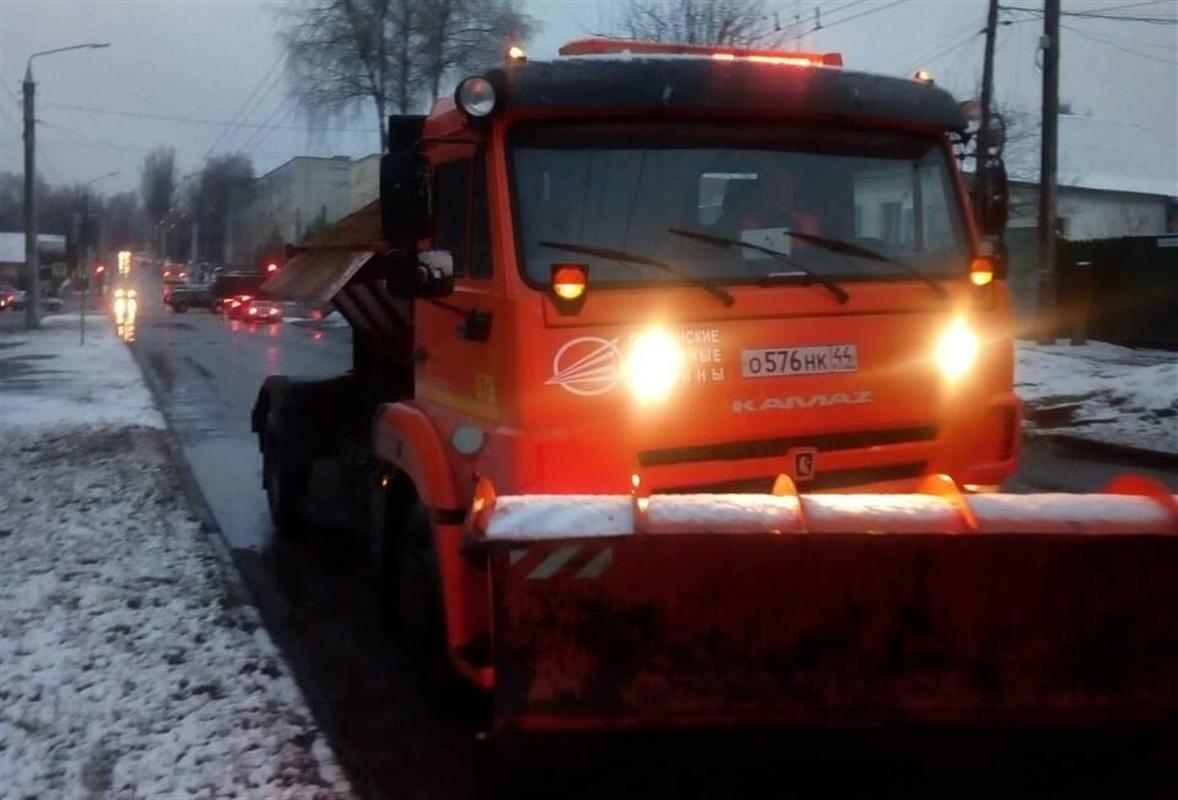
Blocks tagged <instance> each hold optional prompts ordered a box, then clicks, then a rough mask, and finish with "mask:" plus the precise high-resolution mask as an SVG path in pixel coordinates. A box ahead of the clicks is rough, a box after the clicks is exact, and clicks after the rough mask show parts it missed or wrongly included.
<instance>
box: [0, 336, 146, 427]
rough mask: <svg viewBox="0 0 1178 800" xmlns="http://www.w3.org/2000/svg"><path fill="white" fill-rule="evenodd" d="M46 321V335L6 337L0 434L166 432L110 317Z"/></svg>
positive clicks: (1, 342)
mask: <svg viewBox="0 0 1178 800" xmlns="http://www.w3.org/2000/svg"><path fill="white" fill-rule="evenodd" d="M78 325H79V318H78V315H77V314H60V315H55V316H52V317H46V318H45V319H44V321H43V322H42V327H41V329H40V330H36V331H21V332H19V333H9V334H5V335H3V336H0V379H2V380H3V383H2V384H0V430H4V431H10V430H11V429H13V428H18V427H19V428H23V427H28V426H44V425H59V424H62V423H65V422H72V423H124V424H134V425H145V426H148V427H152V428H162V427H164V420H163V417H162V416H161V415H160V413H159V411H158V410H157V409H156V407H155V404H154V403H153V402H152V399H151V394H150V393H149V392H148V390H147V387H145V386H144V385H143V379H142V377H141V375H140V374H139V368H138V367H137V366H136V365H135V362H134V360H133V359H132V358H131V354H130V353H129V352H127V348H126V347H125V346H124V345H123V343H122V342H120V341H119V339H118V338H117V337H116V336H115V334H114V333H113V331H112V330H111V326H110V323H109V321H108V320H107V318H106V317H103V316H96V315H93V314H88V315H87V317H86V344H84V345H79V343H78V342H79V336H78Z"/></svg>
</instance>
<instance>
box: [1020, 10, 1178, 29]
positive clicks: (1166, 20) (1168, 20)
mask: <svg viewBox="0 0 1178 800" xmlns="http://www.w3.org/2000/svg"><path fill="white" fill-rule="evenodd" d="M999 8H1001V9H1002V10H1003V11H1020V12H1022V13H1023V14H1035V15H1036V16H1040V17H1041V16H1043V11H1042V9H1038V8H1027V7H1026V6H999ZM1062 15H1063V16H1065V17H1079V18H1082V19H1100V20H1111V21H1113V22H1148V23H1151V24H1154V25H1178V17H1140V16H1130V15H1128V14H1100V13H1097V12H1095V11H1064V12H1062Z"/></svg>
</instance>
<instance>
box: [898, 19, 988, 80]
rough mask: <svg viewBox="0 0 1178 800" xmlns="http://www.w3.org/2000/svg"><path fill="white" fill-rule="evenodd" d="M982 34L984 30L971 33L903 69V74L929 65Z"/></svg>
mask: <svg viewBox="0 0 1178 800" xmlns="http://www.w3.org/2000/svg"><path fill="white" fill-rule="evenodd" d="M983 33H985V29H982V30H980V31H975V32H974V33H971V34H969V35H968V36H966V37H965V38H964V39H960V40H958V41H955V42H953V43H952V44H950V45H949V46H948V47H945V48H943V49H941V50H938V51H937V52H936V53H934V54H933V55H929V56H925V57H924V58H922V59H920V60H919V61H917V62H915V63H914V64H912V66H910V67H908V68H907V69H905V70H904V72H905V73H908V72H912V70H914V69H916V68H917V67H920V66H923V65H925V64H931V63H932V62H934V61H936V60H937V59H938V58H940V57H941V56H943V55H945V54H946V53H949V52H951V51H953V50H956V49H957V48H958V47H963V46H965V45H967V44H969V43H970V42H972V41H973V40H974V39H976V38H978V37H979V36H981V35H982V34H983Z"/></svg>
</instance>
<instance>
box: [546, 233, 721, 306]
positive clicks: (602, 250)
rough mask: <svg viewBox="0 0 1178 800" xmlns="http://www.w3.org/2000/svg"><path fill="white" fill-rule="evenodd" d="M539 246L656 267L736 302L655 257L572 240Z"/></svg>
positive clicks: (711, 286) (715, 287) (707, 284)
mask: <svg viewBox="0 0 1178 800" xmlns="http://www.w3.org/2000/svg"><path fill="white" fill-rule="evenodd" d="M539 245H540V246H541V247H551V248H552V249H553V250H563V251H564V252H566V253H579V254H580V255H585V256H594V257H596V258H605V259H609V260H610V261H620V262H622V263H623V264H639V265H641V266H646V267H657V268H658V269H661V270H662V271H663V272H666V273H669V274H671V275H674V276H675V277H677V278H682V279H683V280H684V281H686V282H687V283H689V284H691V285H692V286H698V287H699V288H701V289H703V290H704V291H705V292H707V293H708V294H711V295H714V296H715V297H717V298H719V300H720V302H721V303H723V304H724V307H725V308H727V307H728V306H731V305H732V304H733V303H735V302H736V298H734V297H733V296H732V295H731V294H730V293H729V292H728V290H726V289H725V288H724V287H722V286H716V285H714V284H711V283H708V282H706V281H703V280H700V279H699V278H698V277H696V276H694V275H689V274H687V273H686V272H680V271H679V270H677V269H675V268H674V267H672V266H671V265H670V264H668V263H666V262H665V261H659V260H658V259H655V258H649V257H647V256H640V255H636V254H634V253H627V252H626V251H624V250H612V249H610V248H608V247H593V246H592V245H587V244H574V243H572V242H540V243H539Z"/></svg>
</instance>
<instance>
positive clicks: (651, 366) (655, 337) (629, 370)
mask: <svg viewBox="0 0 1178 800" xmlns="http://www.w3.org/2000/svg"><path fill="white" fill-rule="evenodd" d="M684 362H685V358H684V355H683V350H682V348H680V347H679V343H678V342H676V341H675V339H674V337H672V336H671V334H669V333H667V332H666V331H664V330H661V329H658V328H653V329H651V330H648V331H644V332H643V333H640V334H639V335H638V336H637V337H635V339H634V342H633V344H632V345H631V346H630V352H629V355H628V357H627V358H626V365H625V377H626V384H627V385H628V386H629V387H630V391H631V392H632V393H633V394H634V397H635V399H636V400H637V401H638V402H639V403H641V404H643V405H645V404H649V403H657V402H659V401H661V400H665V399H666V398H667V396H668V395H669V394H670V393H671V390H672V389H674V388H675V384H677V383H678V382H679V380H680V379H681V378H682V377H683V364H684Z"/></svg>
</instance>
